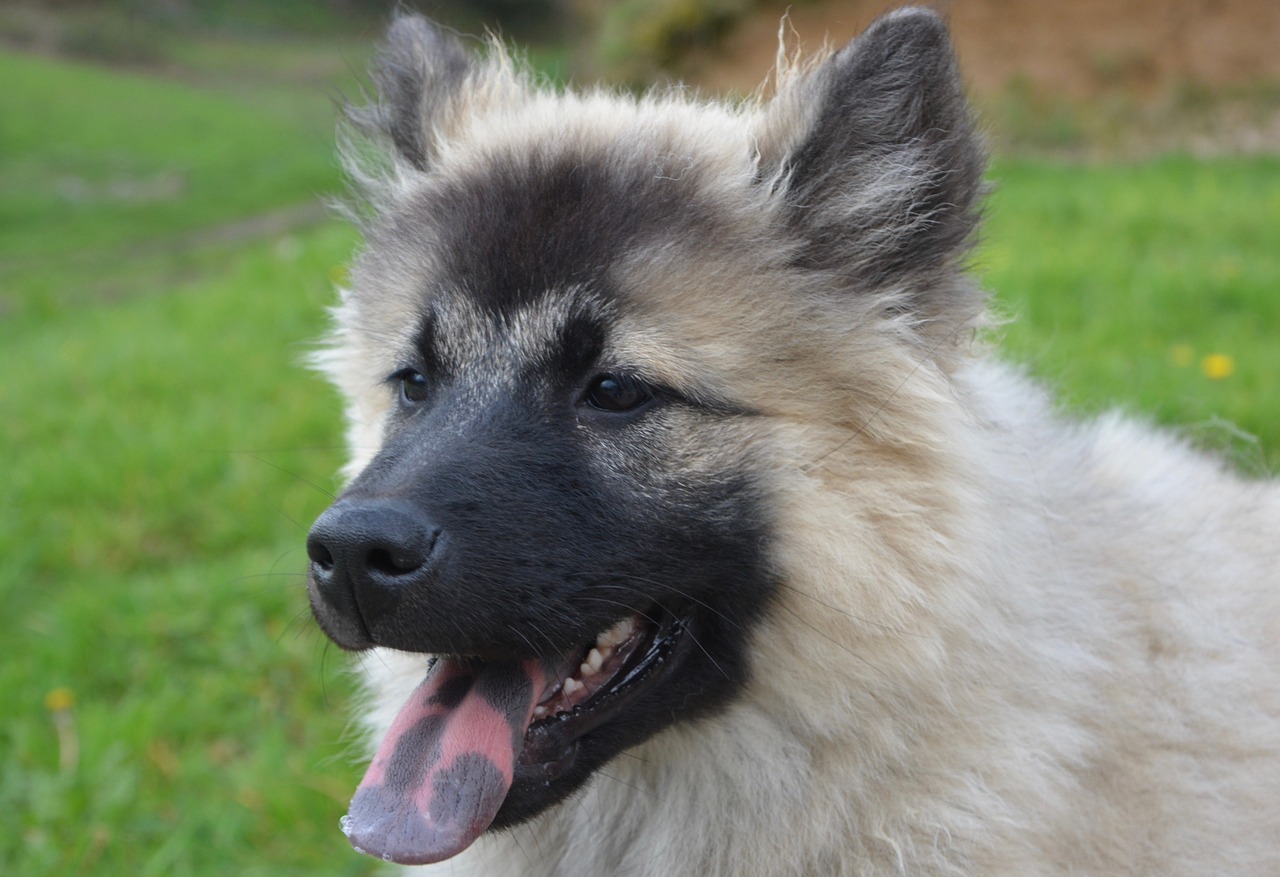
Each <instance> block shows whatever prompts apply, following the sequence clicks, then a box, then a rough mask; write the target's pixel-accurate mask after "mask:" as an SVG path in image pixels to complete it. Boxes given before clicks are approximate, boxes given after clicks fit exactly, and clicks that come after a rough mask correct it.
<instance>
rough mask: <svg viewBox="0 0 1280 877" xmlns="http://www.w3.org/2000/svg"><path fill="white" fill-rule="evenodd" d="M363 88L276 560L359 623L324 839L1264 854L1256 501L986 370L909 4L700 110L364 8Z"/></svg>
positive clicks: (560, 854) (1169, 869)
mask: <svg viewBox="0 0 1280 877" xmlns="http://www.w3.org/2000/svg"><path fill="white" fill-rule="evenodd" d="M374 82H375V87H376V94H375V95H374V97H373V98H372V100H371V101H369V103H368V104H367V105H365V106H359V107H352V108H350V109H349V111H348V114H349V118H350V121H351V126H350V131H351V136H349V137H348V139H347V142H346V144H345V147H344V152H345V154H346V156H347V167H348V171H349V173H350V176H351V178H352V180H353V182H354V186H355V190H356V192H357V197H356V198H355V200H354V202H353V203H354V204H355V206H354V207H353V208H352V210H351V212H352V215H353V216H354V217H355V220H356V222H357V223H358V225H359V227H360V230H361V232H362V235H363V246H362V249H361V252H360V253H359V254H358V256H357V258H356V259H355V260H354V264H353V267H352V270H351V274H350V283H349V284H348V285H349V288H348V289H347V290H345V291H344V292H343V293H342V297H341V301H340V303H339V304H338V305H337V306H336V308H335V317H336V319H335V323H336V328H335V329H334V332H333V335H332V339H331V343H329V344H328V345H327V346H325V347H324V348H323V349H322V350H321V351H320V352H319V353H318V355H317V356H318V360H319V364H320V367H321V368H323V370H324V371H325V372H326V373H327V374H328V376H329V377H330V378H331V379H332V381H333V382H334V383H335V384H336V386H337V387H338V388H339V389H340V391H341V392H342V394H343V395H344V397H345V399H346V402H347V411H348V422H349V428H348V439H349V445H350V448H351V452H352V454H351V462H350V465H349V467H348V469H347V470H346V472H345V474H346V476H347V478H348V486H347V487H346V489H345V490H344V492H343V493H342V494H341V495H340V497H339V498H338V499H337V500H336V501H335V502H334V503H333V505H332V506H331V507H330V508H329V509H328V510H327V511H325V512H324V513H323V514H322V515H321V516H320V518H319V519H318V520H317V521H316V523H315V525H314V526H313V528H312V529H311V531H310V534H309V536H308V539H307V550H308V555H309V559H310V567H309V595H310V600H311V604H312V607H313V610H314V615H315V617H316V618H317V619H318V622H319V624H320V626H321V628H323V630H324V631H325V633H327V634H328V636H329V637H330V638H332V639H333V640H334V642H336V643H337V644H338V645H339V646H341V647H343V648H344V649H349V650H353V651H356V652H362V653H364V652H367V651H368V650H373V651H372V652H371V653H369V654H367V655H366V656H364V657H363V658H362V659H361V661H360V664H361V666H362V669H363V672H364V674H365V676H366V677H367V681H368V684H369V692H370V694H369V703H368V710H367V713H368V724H369V727H370V729H371V731H372V734H373V738H374V742H375V745H374V747H373V749H374V756H373V759H372V762H371V764H370V766H369V768H368V773H367V774H366V776H365V778H364V780H363V781H362V783H361V784H360V786H359V788H358V789H357V790H356V792H355V794H354V798H353V800H352V803H351V806H350V810H349V812H348V814H347V815H346V816H345V817H344V818H343V821H342V824H343V828H344V830H345V831H346V833H347V836H348V838H349V839H350V841H351V843H352V844H353V845H354V846H355V847H356V848H357V849H359V850H361V851H363V852H367V853H369V854H372V855H375V856H379V857H382V858H383V859H386V860H388V861H392V862H398V863H401V864H406V865H424V864H431V863H436V862H445V864H443V865H440V866H438V867H439V869H440V870H441V872H442V873H448V874H455V875H480V874H484V875H516V874H520V875H545V877H551V875H557V877H579V875H581V877H586V875H591V877H599V875H610V874H617V875H623V874H625V875H636V877H644V875H654V877H656V875H663V877H670V875H698V877H729V875H733V877H740V875H769V877H779V875H881V874H884V875H888V874H901V875H912V877H923V875H1016V877H1030V875H1068V874H1071V875H1088V874H1094V875H1118V874H1130V875H1162V877H1169V875H1205V874H1232V875H1275V874H1277V873H1280V572H1278V570H1280V491H1277V489H1276V487H1275V485H1274V484H1272V483H1268V482H1267V481H1265V480H1249V479H1245V478H1242V477H1239V476H1237V475H1235V474H1233V473H1232V472H1231V471H1230V470H1229V469H1228V468H1227V467H1225V466H1224V465H1222V464H1220V463H1219V462H1218V461H1216V460H1214V459H1211V458H1209V457H1208V456H1205V455H1202V454H1200V453H1199V452H1197V451H1194V450H1192V449H1191V448H1189V447H1188V446H1187V445H1185V444H1184V443H1183V442H1182V441H1180V440H1179V439H1177V438H1175V437H1171V436H1169V435H1166V434H1162V433H1160V432H1157V431H1155V430H1153V429H1151V428H1149V427H1147V426H1144V425H1142V424H1140V423H1137V422H1134V421H1133V420H1130V419H1126V418H1124V417H1121V416H1116V415H1107V416H1103V417H1101V418H1098V419H1095V420H1092V421H1089V422H1073V421H1070V420H1068V419H1066V418H1065V416H1064V415H1062V414H1060V413H1059V411H1058V410H1057V409H1056V408H1055V405H1054V403H1053V401H1052V400H1051V398H1050V397H1049V396H1048V395H1047V394H1046V392H1045V391H1043V390H1042V389H1041V388H1039V387H1038V386H1036V385H1035V384H1034V383H1033V382H1031V381H1029V380H1028V379H1026V378H1025V377H1023V376H1022V375H1021V373H1019V372H1018V371H1017V370H1016V369H1014V368H1013V367H1011V366H1009V365H1006V364H1004V363H1003V362H1001V361H999V360H998V359H997V358H995V357H994V355H993V354H992V352H991V350H990V347H989V339H990V338H991V336H992V332H991V331H990V322H991V321H990V320H989V318H988V317H987V316H986V314H987V313H988V309H987V302H986V299H985V296H984V294H983V293H982V291H981V289H980V288H979V287H978V285H977V284H976V283H975V282H974V281H973V279H971V278H970V277H969V276H968V274H967V273H966V270H965V266H966V260H967V257H968V254H969V251H970V247H971V245H972V243H973V240H974V236H975V231H976V229H977V227H978V221H979V213H980V210H981V202H982V197H983V193H984V182H983V175H984V173H985V155H984V149H983V145H982V142H981V139H980V137H979V136H978V135H977V134H976V133H975V127H974V122H973V120H972V117H971V113H970V110H969V108H968V105H967V103H966V100H965V97H964V94H963V90H962V87H961V83H960V78H959V75H958V73H957V69H956V62H955V59H954V55H953V52H952V49H951V46H950V42H949V38H948V35H947V31H946V27H945V24H944V22H943V21H942V20H941V19H940V18H939V17H938V16H937V15H936V14H935V13H933V12H931V11H928V10H924V9H913V8H906V9H900V10H897V11H894V12H891V13H889V14H888V15H886V16H884V17H882V18H880V19H878V20H877V21H875V22H874V23H873V24H872V25H871V26H870V27H869V28H868V29H867V30H866V31H865V32H864V33H863V34H862V35H861V36H859V37H858V38H856V39H855V40H854V41H853V42H852V43H851V44H849V45H848V46H847V47H846V48H844V49H842V50H840V51H837V52H833V53H829V54H828V55H827V56H825V57H823V58H819V59H817V60H814V61H811V62H805V63H800V62H796V61H793V60H792V59H785V60H784V61H783V62H782V63H781V64H780V66H779V71H778V73H777V76H776V81H775V83H774V87H773V90H772V92H771V96H769V97H765V96H758V97H757V98H755V99H753V100H747V101H743V102H741V103H737V104H729V103H724V102H712V101H704V100H702V99H700V98H698V97H697V96H694V95H691V94H689V93H688V92H685V91H680V90H669V91H654V92H651V93H648V94H644V95H641V96H630V95H619V94H614V93H609V92H607V91H605V90H591V91H584V92H575V91H567V90H566V91H561V90H557V89H555V88H552V87H549V86H546V85H544V84H540V83H539V82H537V81H536V79H535V77H533V76H532V75H531V74H530V73H528V72H527V71H525V70H524V69H523V68H522V67H521V65H520V64H518V63H517V62H515V61H513V60H512V58H511V56H510V55H509V54H508V53H507V52H506V51H504V50H503V49H502V48H501V47H500V46H499V45H497V44H496V43H495V44H494V45H491V46H490V47H489V49H488V51H487V52H486V53H484V54H483V56H480V55H473V54H472V53H470V52H469V51H468V50H467V49H465V48H464V47H463V45H462V44H461V43H460V42H459V41H458V40H457V39H455V38H454V37H453V36H451V35H448V34H445V33H444V32H442V31H440V30H439V29H437V28H436V27H435V26H433V25H432V24H430V23H428V22H427V21H426V20H425V19H423V18H420V17H417V16H415V15H412V14H406V13H403V12H402V13H399V14H398V16H397V18H396V19H395V20H394V22H393V24H392V26H391V28H390V31H389V34H388V36H387V40H386V43H385V46H384V48H383V50H382V53H381V56H380V59H379V61H378V62H377V65H376V73H375V79H374ZM762 94H763V93H762ZM428 870H433V869H428Z"/></svg>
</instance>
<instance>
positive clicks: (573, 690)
mask: <svg viewBox="0 0 1280 877" xmlns="http://www.w3.org/2000/svg"><path fill="white" fill-rule="evenodd" d="M584 687H585V686H583V684H582V683H581V682H579V681H578V680H577V679H574V678H573V677H572V676H570V677H569V678H568V679H566V680H565V681H564V693H565V694H567V695H569V696H570V697H572V696H573V695H575V694H577V693H578V692H579V691H581V690H582V689H583V688H584Z"/></svg>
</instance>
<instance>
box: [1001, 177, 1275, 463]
mask: <svg viewBox="0 0 1280 877" xmlns="http://www.w3.org/2000/svg"><path fill="white" fill-rule="evenodd" d="M992 176H993V179H994V182H995V184H996V186H997V191H996V195H995V197H993V198H992V201H991V206H990V210H989V222H988V224H987V226H986V246H985V247H984V248H983V249H982V250H981V252H980V253H979V256H978V260H977V262H978V267H979V269H980V271H981V273H982V274H983V276H984V278H985V280H986V282H987V284H988V285H989V286H990V287H991V288H992V289H994V290H996V292H997V293H998V295H999V300H1000V303H1001V307H1002V309H1003V310H1004V312H1005V313H1006V314H1007V315H1009V316H1011V317H1012V318H1013V320H1014V322H1013V323H1012V324H1011V325H1010V326H1008V327H1007V329H1006V330H1005V331H1004V333H1003V334H1004V336H1005V345H1004V347H1005V350H1006V351H1007V352H1008V355H1009V356H1010V357H1012V358H1013V359H1016V360H1019V361H1022V362H1026V363H1028V364H1029V365H1030V366H1031V368H1032V370H1033V371H1034V372H1035V373H1037V374H1039V375H1042V376H1045V377H1047V378H1049V379H1050V380H1051V381H1052V382H1053V383H1054V384H1055V385H1056V386H1058V387H1059V388H1060V389H1061V391H1062V395H1063V397H1064V399H1066V400H1067V401H1069V402H1071V403H1073V404H1074V405H1075V406H1076V407H1078V408H1082V409H1085V410H1089V411H1093V410H1098V409H1099V408H1102V407H1106V406H1110V405H1112V404H1116V403H1120V404H1123V405H1125V406H1126V407H1128V408H1130V409H1131V410H1135V411H1138V412H1143V413H1145V415H1146V416H1149V417H1152V418H1154V419H1156V420H1158V421H1161V422H1163V423H1166V424H1171V425H1178V426H1179V428H1180V429H1181V430H1182V431H1183V432H1184V434H1187V435H1189V436H1190V437H1191V438H1193V439H1194V440H1196V441H1198V442H1200V443H1202V444H1205V445H1209V446H1214V447H1218V448H1220V449H1222V450H1225V451H1226V452H1227V453H1228V455H1229V456H1231V457H1233V458H1234V459H1235V460H1236V461H1237V462H1238V463H1240V464H1242V465H1243V466H1244V467H1245V468H1246V469H1249V470H1251V471H1254V472H1257V471H1260V470H1261V469H1262V468H1263V467H1264V466H1266V468H1269V469H1270V470H1272V471H1274V470H1275V468H1276V464H1277V463H1280V345H1278V344H1276V341H1275V339H1276V333H1277V331H1278V330H1280V158H1276V157H1258V158H1237V159H1217V160H1213V161H1206V162H1202V161H1195V160H1192V159H1189V158H1178V157H1173V158H1165V159H1159V160H1153V161H1148V162H1144V163H1141V164H1119V165H1104V166H1091V167H1085V166H1071V165H1053V164H1046V163H1044V162H1016V161H1005V162H1001V163H999V164H998V165H997V167H996V169H995V171H994V173H993V175H992ZM1214 356H1217V357H1223V356H1225V357H1230V358H1231V363H1232V365H1233V369H1232V370H1231V373H1230V374H1229V375H1227V376H1225V377H1222V376H1218V377H1214V376H1212V375H1213V374H1215V373H1213V372H1212V366H1213V362H1214V361H1213V360H1211V361H1210V362H1207V363H1206V362H1205V358H1206V357H1214ZM1216 361H1218V362H1220V361H1221V360H1216ZM1206 372H1209V373H1206ZM1216 374H1219V375H1220V372H1219V373H1216ZM1241 431H1243V433H1244V435H1242V434H1241ZM1250 436H1251V437H1253V438H1255V439H1257V440H1258V441H1257V442H1254V441H1251V440H1250V438H1249V437H1250Z"/></svg>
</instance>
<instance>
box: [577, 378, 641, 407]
mask: <svg viewBox="0 0 1280 877" xmlns="http://www.w3.org/2000/svg"><path fill="white" fill-rule="evenodd" d="M583 398H585V399H586V402H587V404H588V405H590V406H591V407H592V408H595V409H598V410H600V411H614V412H622V411H633V410H635V409H636V408H639V407H640V406H641V405H644V404H645V403H646V402H648V401H649V400H650V399H652V398H653V391H652V390H650V389H649V387H648V386H647V385H646V384H645V383H644V382H643V381H641V380H639V379H638V378H634V377H632V376H631V375H618V374H603V375H598V376H597V377H596V378H595V380H593V381H592V382H591V385H590V386H589V387H587V392H586V395H585V396H584V397H583Z"/></svg>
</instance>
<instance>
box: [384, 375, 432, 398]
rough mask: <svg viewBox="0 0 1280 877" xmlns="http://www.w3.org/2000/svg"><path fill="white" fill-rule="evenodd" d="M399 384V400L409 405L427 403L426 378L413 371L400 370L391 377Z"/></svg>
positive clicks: (427, 388)
mask: <svg viewBox="0 0 1280 877" xmlns="http://www.w3.org/2000/svg"><path fill="white" fill-rule="evenodd" d="M391 379H392V380H393V381H396V382H398V383H399V384H400V398H401V399H403V400H404V401H405V402H408V403H409V404H411V405H416V404H417V403H419V402H425V401H427V394H428V390H429V387H428V385H427V376H426V375H424V374H423V373H422V372H420V371H416V370H415V369H411V368H406V369H401V370H400V371H398V372H396V373H395V374H394V375H392V376H391Z"/></svg>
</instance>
